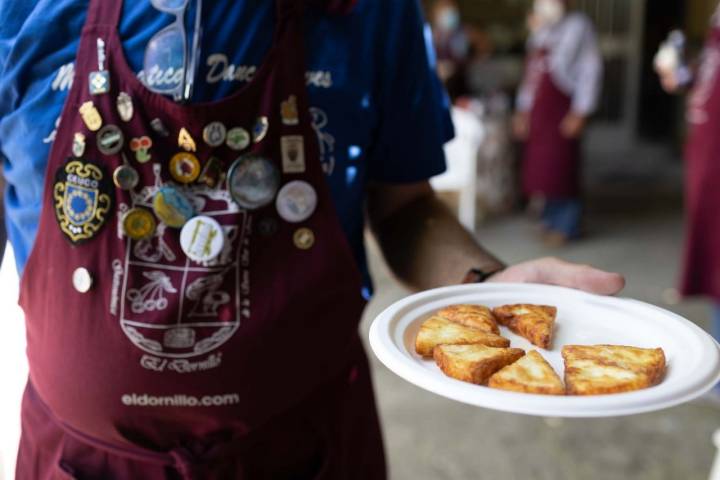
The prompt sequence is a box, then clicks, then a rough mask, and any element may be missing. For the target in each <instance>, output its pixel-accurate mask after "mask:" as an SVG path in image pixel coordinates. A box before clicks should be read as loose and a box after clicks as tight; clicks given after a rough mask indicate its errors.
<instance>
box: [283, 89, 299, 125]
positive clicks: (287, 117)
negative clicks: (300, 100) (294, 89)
mask: <svg viewBox="0 0 720 480" xmlns="http://www.w3.org/2000/svg"><path fill="white" fill-rule="evenodd" d="M280 116H281V117H282V123H283V125H297V124H298V123H299V122H300V120H299V117H298V107H297V97H296V96H295V95H290V98H288V99H287V100H285V101H284V102H282V104H281V105H280Z"/></svg>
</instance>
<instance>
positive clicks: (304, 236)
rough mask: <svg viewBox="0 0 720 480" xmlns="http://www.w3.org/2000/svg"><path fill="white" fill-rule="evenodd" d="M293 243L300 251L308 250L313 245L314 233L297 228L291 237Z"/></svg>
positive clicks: (306, 229) (307, 229)
mask: <svg viewBox="0 0 720 480" xmlns="http://www.w3.org/2000/svg"><path fill="white" fill-rule="evenodd" d="M293 242H294V243H295V246H296V247H297V248H299V249H300V250H310V249H311V248H312V247H313V245H315V233H313V231H312V230H310V229H309V228H298V229H297V230H295V234H294V235H293Z"/></svg>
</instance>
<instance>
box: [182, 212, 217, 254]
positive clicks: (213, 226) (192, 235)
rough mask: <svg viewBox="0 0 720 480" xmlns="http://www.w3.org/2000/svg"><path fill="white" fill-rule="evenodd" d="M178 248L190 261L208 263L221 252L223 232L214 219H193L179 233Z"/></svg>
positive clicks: (202, 216) (201, 217) (202, 217)
mask: <svg viewBox="0 0 720 480" xmlns="http://www.w3.org/2000/svg"><path fill="white" fill-rule="evenodd" d="M180 246H181V247H182V250H183V252H185V255H187V257H188V258H189V259H190V260H193V261H195V262H198V263H204V262H209V261H212V260H214V259H216V258H217V257H218V256H219V255H220V253H221V252H222V250H223V247H224V246H225V232H223V229H222V226H220V224H219V223H218V222H217V220H215V219H214V218H211V217H207V216H204V215H201V216H199V217H193V218H192V219H190V220H189V221H188V222H187V223H186V224H185V226H184V227H183V228H182V230H181V231H180Z"/></svg>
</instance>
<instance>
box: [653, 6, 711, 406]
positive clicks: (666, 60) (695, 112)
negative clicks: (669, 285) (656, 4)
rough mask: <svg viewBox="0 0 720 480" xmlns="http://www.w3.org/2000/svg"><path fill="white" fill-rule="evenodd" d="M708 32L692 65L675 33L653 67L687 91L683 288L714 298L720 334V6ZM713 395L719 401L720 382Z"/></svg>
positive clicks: (674, 89)
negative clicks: (675, 41)
mask: <svg viewBox="0 0 720 480" xmlns="http://www.w3.org/2000/svg"><path fill="white" fill-rule="evenodd" d="M710 23H711V25H710V33H709V35H708V39H707V41H706V43H705V47H704V49H703V51H702V54H701V56H700V58H699V61H698V62H697V63H696V65H695V67H694V68H690V67H689V66H688V63H687V62H686V61H685V60H684V59H683V56H684V55H683V53H684V52H683V51H682V49H681V48H677V49H676V51H675V52H674V53H673V52H672V50H669V47H670V46H671V45H670V43H671V42H670V41H671V40H672V38H673V36H675V37H677V36H678V35H679V34H678V33H674V34H672V35H671V37H670V38H669V39H668V42H666V43H665V44H664V45H663V48H661V51H660V52H659V54H658V56H657V57H656V59H655V70H656V71H657V73H658V75H659V77H660V83H661V84H662V86H663V88H664V89H665V91H666V92H668V93H673V94H675V93H682V92H685V91H689V97H688V101H687V109H686V117H687V122H688V126H689V134H688V137H687V138H688V140H687V145H686V148H685V162H686V163H685V165H686V175H685V212H686V213H685V218H686V239H685V254H684V267H683V273H682V278H681V287H680V288H681V292H682V293H683V294H684V295H687V296H695V295H701V296H707V297H710V298H712V299H713V301H714V309H713V323H712V333H713V336H714V337H715V338H716V339H720V254H718V245H719V244H720V217H718V215H717V205H718V203H719V202H720V193H719V191H718V188H717V182H718V180H720V141H718V139H720V137H719V136H718V130H720V5H719V6H718V7H717V8H716V10H715V13H714V15H713V16H712V18H711V22H710ZM712 395H713V396H714V397H715V398H716V399H718V400H720V385H718V386H716V387H715V389H714V391H713V393H712Z"/></svg>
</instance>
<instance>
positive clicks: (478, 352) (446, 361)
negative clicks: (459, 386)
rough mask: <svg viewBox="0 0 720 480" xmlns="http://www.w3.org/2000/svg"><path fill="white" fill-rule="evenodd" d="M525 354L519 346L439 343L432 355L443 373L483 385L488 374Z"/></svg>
mask: <svg viewBox="0 0 720 480" xmlns="http://www.w3.org/2000/svg"><path fill="white" fill-rule="evenodd" d="M523 355H525V352H524V351H523V350H521V349H519V348H495V347H488V346H486V345H480V344H474V345H439V346H438V347H437V348H435V350H434V353H433V357H434V358H435V363H437V365H438V367H440V370H442V371H443V372H444V373H445V375H447V376H449V377H452V378H455V379H457V380H462V381H464V382H470V383H475V384H477V385H484V384H486V383H487V381H488V379H489V378H490V376H491V375H492V374H493V373H495V372H497V371H498V370H500V369H501V368H503V367H504V366H506V365H510V364H511V363H513V362H515V361H516V360H517V359H518V358H520V357H522V356H523Z"/></svg>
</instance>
